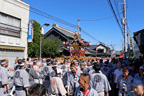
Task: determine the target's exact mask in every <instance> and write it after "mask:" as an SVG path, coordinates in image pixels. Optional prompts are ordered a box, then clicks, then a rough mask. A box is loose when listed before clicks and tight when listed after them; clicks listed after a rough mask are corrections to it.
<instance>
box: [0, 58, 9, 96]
mask: <svg viewBox="0 0 144 96" xmlns="http://www.w3.org/2000/svg"><path fill="white" fill-rule="evenodd" d="M7 67H8V62H7V60H6V59H3V60H1V67H0V96H7V84H8V70H7Z"/></svg>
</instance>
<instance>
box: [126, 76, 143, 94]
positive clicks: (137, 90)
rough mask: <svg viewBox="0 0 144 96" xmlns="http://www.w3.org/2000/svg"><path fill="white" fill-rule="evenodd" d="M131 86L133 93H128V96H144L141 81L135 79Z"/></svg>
mask: <svg viewBox="0 0 144 96" xmlns="http://www.w3.org/2000/svg"><path fill="white" fill-rule="evenodd" d="M131 86H132V91H131V92H129V93H128V96H144V86H143V82H142V81H141V80H140V79H136V78H134V79H133V81H132V83H131Z"/></svg>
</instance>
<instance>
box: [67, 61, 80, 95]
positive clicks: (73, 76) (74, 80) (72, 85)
mask: <svg viewBox="0 0 144 96" xmlns="http://www.w3.org/2000/svg"><path fill="white" fill-rule="evenodd" d="M70 69H71V71H70V72H69V73H68V79H67V83H66V84H67V85H66V86H67V93H68V95H71V96H72V95H74V92H75V90H76V88H77V87H78V86H79V83H78V80H79V77H80V74H81V71H78V70H77V69H76V66H75V64H74V63H71V65H70Z"/></svg>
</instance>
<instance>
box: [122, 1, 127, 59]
mask: <svg viewBox="0 0 144 96" xmlns="http://www.w3.org/2000/svg"><path fill="white" fill-rule="evenodd" d="M122 20H123V21H122V23H123V25H124V57H125V59H127V21H126V0H123V19H122Z"/></svg>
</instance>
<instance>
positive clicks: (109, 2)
mask: <svg viewBox="0 0 144 96" xmlns="http://www.w3.org/2000/svg"><path fill="white" fill-rule="evenodd" d="M107 1H108V4H109V6H110V8H111V10H112V12H113V14H114V16H115V19H116V21H117V24H118V26H119V28H120V30H121V32H122V35H123V37H124V33H123V29H122V27H121V25H120V23H119V21H118V18H117V15H116V13H115V10H114V8H113V6H112V3H111V1H110V0H107Z"/></svg>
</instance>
